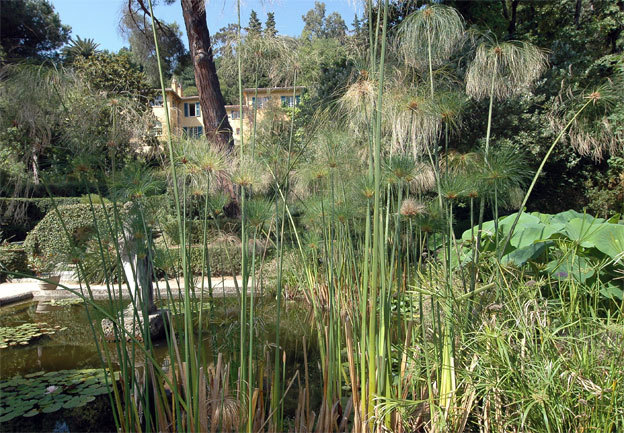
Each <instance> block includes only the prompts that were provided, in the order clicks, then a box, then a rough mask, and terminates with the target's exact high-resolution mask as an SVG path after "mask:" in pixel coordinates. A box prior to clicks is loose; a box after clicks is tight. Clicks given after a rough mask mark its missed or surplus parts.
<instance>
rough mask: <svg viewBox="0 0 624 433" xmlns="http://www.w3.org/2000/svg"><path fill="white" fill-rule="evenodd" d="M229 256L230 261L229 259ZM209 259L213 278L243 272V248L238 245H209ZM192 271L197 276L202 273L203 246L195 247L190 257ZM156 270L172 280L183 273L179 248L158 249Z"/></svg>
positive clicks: (155, 253)
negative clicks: (177, 274)
mask: <svg viewBox="0 0 624 433" xmlns="http://www.w3.org/2000/svg"><path fill="white" fill-rule="evenodd" d="M228 256H229V259H228ZM208 257H209V260H210V272H211V274H212V276H213V277H218V276H222V275H224V276H231V275H233V274H234V275H239V274H240V272H241V261H242V258H241V257H242V255H241V247H240V244H237V243H226V242H224V243H222V244H209V245H208ZM190 264H191V270H192V272H193V274H195V275H201V273H202V246H201V245H193V246H192V247H191V257H190ZM154 268H155V269H156V271H157V272H159V273H163V274H165V275H166V276H167V277H168V278H172V277H173V276H174V275H175V274H176V273H180V272H181V265H180V251H179V248H169V249H165V248H160V247H158V248H156V251H155V252H154Z"/></svg>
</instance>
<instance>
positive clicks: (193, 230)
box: [162, 218, 240, 245]
mask: <svg viewBox="0 0 624 433" xmlns="http://www.w3.org/2000/svg"><path fill="white" fill-rule="evenodd" d="M162 229H163V232H164V233H165V234H166V235H167V237H168V238H169V240H171V242H172V243H173V244H174V245H179V244H180V236H179V232H178V222H177V220H175V219H171V220H169V221H167V222H166V223H164V224H163V225H162ZM219 229H220V231H219ZM219 229H217V226H216V223H215V221H214V220H209V221H208V236H207V238H208V242H211V241H212V240H213V239H215V238H218V237H219V236H221V234H222V233H233V234H236V235H239V234H240V220H239V219H236V218H220V219H219ZM186 230H187V233H189V232H190V235H191V243H192V244H199V243H202V242H203V240H204V239H203V238H204V220H192V221H187V222H186Z"/></svg>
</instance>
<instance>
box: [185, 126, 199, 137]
mask: <svg viewBox="0 0 624 433" xmlns="http://www.w3.org/2000/svg"><path fill="white" fill-rule="evenodd" d="M182 130H183V131H184V136H185V137H187V138H199V137H201V136H202V135H203V133H204V128H203V127H202V126H185V127H183V128H182Z"/></svg>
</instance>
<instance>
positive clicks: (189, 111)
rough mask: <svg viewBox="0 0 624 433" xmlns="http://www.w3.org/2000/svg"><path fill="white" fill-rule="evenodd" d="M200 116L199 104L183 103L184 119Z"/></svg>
mask: <svg viewBox="0 0 624 433" xmlns="http://www.w3.org/2000/svg"><path fill="white" fill-rule="evenodd" d="M199 116H201V108H200V107H199V102H195V103H192V102H190V103H189V102H185V103H184V117H199Z"/></svg>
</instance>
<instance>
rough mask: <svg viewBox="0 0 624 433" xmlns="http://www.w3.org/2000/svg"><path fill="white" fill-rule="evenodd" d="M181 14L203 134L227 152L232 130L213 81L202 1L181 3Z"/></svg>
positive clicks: (219, 88) (210, 49)
mask: <svg viewBox="0 0 624 433" xmlns="http://www.w3.org/2000/svg"><path fill="white" fill-rule="evenodd" d="M182 14H183V15H184V24H185V25H186V34H187V36H188V40H189V49H190V51H191V59H192V60H193V69H194V71H195V83H196V85H197V91H198V93H199V104H200V106H201V111H202V116H203V119H204V133H205V134H206V137H207V138H208V139H209V140H211V141H213V142H214V143H215V144H217V145H219V146H221V147H222V148H224V149H228V150H229V149H231V148H232V147H233V145H234V143H233V141H232V127H231V126H230V122H229V121H228V118H227V113H226V112H225V100H224V99H223V94H222V93H221V87H220V86H219V78H218V77H217V70H216V67H215V63H214V58H213V54H212V46H211V44H210V32H209V31H208V25H207V24H206V7H205V2H204V0H182Z"/></svg>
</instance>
